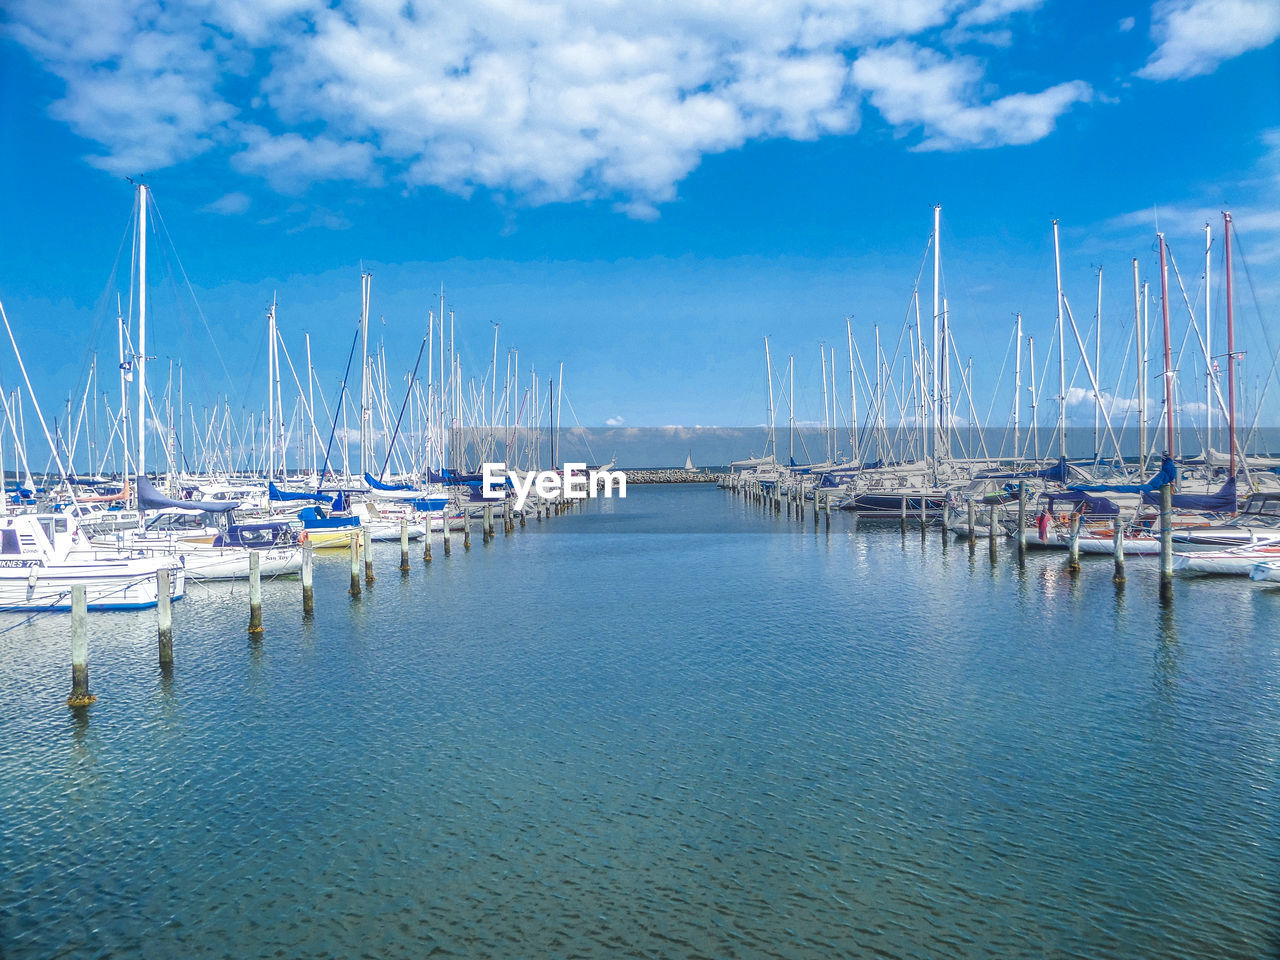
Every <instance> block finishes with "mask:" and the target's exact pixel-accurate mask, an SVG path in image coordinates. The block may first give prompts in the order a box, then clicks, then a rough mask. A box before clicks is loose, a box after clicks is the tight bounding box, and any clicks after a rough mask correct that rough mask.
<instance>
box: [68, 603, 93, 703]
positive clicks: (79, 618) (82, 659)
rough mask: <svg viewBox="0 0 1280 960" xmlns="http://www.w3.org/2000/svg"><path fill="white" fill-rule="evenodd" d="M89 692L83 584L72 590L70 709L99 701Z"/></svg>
mask: <svg viewBox="0 0 1280 960" xmlns="http://www.w3.org/2000/svg"><path fill="white" fill-rule="evenodd" d="M97 699H98V698H97V697H95V696H94V695H93V694H91V693H90V692H89V600H88V595H87V594H86V593H85V586H84V584H83V583H77V584H76V585H74V586H73V587H72V588H71V696H69V697H67V706H68V707H87V706H89V704H91V703H93V701H95V700H97Z"/></svg>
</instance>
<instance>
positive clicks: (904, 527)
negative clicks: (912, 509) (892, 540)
mask: <svg viewBox="0 0 1280 960" xmlns="http://www.w3.org/2000/svg"><path fill="white" fill-rule="evenodd" d="M902 535H903V536H904V537H905V536H906V535H907V495H906V494H905V493H904V494H903V495H902Z"/></svg>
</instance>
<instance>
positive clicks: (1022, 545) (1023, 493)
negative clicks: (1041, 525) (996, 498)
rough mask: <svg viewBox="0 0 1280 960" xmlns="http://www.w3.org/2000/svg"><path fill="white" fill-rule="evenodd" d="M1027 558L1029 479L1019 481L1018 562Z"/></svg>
mask: <svg viewBox="0 0 1280 960" xmlns="http://www.w3.org/2000/svg"><path fill="white" fill-rule="evenodd" d="M1026 558H1027V481H1025V480H1019V481H1018V562H1019V563H1021V562H1022V561H1023V560H1025V559H1026Z"/></svg>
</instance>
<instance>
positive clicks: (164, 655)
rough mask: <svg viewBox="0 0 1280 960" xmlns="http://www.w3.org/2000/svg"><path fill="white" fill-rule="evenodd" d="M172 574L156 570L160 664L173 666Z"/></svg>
mask: <svg viewBox="0 0 1280 960" xmlns="http://www.w3.org/2000/svg"><path fill="white" fill-rule="evenodd" d="M169 581H170V574H169V570H168V569H167V568H166V569H164V570H157V571H156V627H157V633H158V635H159V642H160V666H161V667H172V666H173V607H172V606H171V605H170V597H169Z"/></svg>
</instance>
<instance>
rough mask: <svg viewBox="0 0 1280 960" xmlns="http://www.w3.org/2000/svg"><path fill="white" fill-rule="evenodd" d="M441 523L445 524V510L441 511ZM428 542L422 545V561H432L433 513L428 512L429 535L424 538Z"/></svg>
mask: <svg viewBox="0 0 1280 960" xmlns="http://www.w3.org/2000/svg"><path fill="white" fill-rule="evenodd" d="M440 523H441V525H442V526H443V525H444V511H443V510H441V511H440ZM424 539H425V540H426V543H424V544H423V545H422V562H423V563H430V562H431V514H427V535H426V537H425V538H424Z"/></svg>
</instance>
